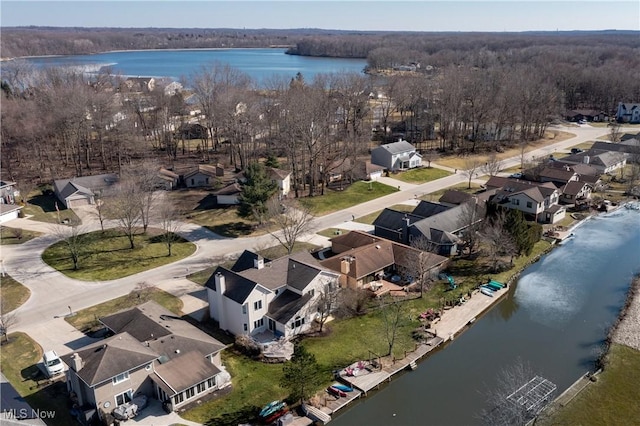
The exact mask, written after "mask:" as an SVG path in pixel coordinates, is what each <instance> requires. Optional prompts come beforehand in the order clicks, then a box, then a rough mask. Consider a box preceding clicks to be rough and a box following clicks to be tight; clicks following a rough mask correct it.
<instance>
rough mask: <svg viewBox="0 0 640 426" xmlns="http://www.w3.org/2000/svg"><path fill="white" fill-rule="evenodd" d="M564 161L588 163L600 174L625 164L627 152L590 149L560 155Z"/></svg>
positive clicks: (612, 170)
mask: <svg viewBox="0 0 640 426" xmlns="http://www.w3.org/2000/svg"><path fill="white" fill-rule="evenodd" d="M562 161H563V162H564V163H570V164H580V163H584V164H589V165H591V166H593V167H595V168H596V169H597V170H598V171H599V172H600V173H601V174H602V173H611V172H614V171H616V170H618V169H620V168H622V167H624V166H625V165H626V164H627V154H625V153H623V152H613V151H602V150H595V149H590V150H588V151H585V152H580V153H578V154H573V155H569V156H567V157H562Z"/></svg>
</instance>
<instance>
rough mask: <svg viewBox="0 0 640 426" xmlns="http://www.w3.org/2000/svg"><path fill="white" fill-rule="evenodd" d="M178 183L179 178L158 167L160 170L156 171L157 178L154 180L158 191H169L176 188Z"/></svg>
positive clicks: (169, 171)
mask: <svg viewBox="0 0 640 426" xmlns="http://www.w3.org/2000/svg"><path fill="white" fill-rule="evenodd" d="M179 181H180V176H179V175H178V174H176V173H174V172H172V171H171V170H167V169H165V168H164V167H160V170H158V176H157V179H156V182H157V183H156V186H157V188H158V189H164V190H166V191H171V190H173V189H176V188H177V187H178V182H179Z"/></svg>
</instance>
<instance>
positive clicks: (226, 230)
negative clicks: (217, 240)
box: [205, 221, 255, 238]
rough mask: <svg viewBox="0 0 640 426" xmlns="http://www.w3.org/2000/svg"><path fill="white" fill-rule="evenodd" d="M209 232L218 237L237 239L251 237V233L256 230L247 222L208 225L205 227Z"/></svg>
mask: <svg viewBox="0 0 640 426" xmlns="http://www.w3.org/2000/svg"><path fill="white" fill-rule="evenodd" d="M205 228H207V229H208V230H209V231H211V232H215V233H216V234H218V235H221V236H223V237H228V238H236V237H243V236H247V235H251V233H252V232H253V231H254V230H255V228H254V226H253V225H250V224H248V223H246V222H240V221H238V222H227V223H222V224H219V225H213V226H211V225H208V226H205Z"/></svg>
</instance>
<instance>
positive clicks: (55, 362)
mask: <svg viewBox="0 0 640 426" xmlns="http://www.w3.org/2000/svg"><path fill="white" fill-rule="evenodd" d="M42 361H43V362H44V368H45V370H47V375H48V376H49V377H55V376H58V375H60V374H62V373H64V364H63V363H62V360H61V359H60V357H59V356H58V354H57V353H56V351H46V352H45V353H44V355H43V356H42Z"/></svg>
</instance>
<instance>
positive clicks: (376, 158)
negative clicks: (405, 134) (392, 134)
mask: <svg viewBox="0 0 640 426" xmlns="http://www.w3.org/2000/svg"><path fill="white" fill-rule="evenodd" d="M371 162H372V163H373V164H377V165H379V166H382V167H384V168H386V169H387V170H391V171H395V170H407V169H413V168H416V167H420V166H421V165H422V156H421V155H420V154H419V153H418V152H417V151H416V148H415V147H414V146H413V145H411V144H410V143H409V142H407V141H405V140H402V139H400V140H399V141H398V142H393V143H388V144H384V145H380V146H379V147H377V148H375V149H373V150H372V151H371Z"/></svg>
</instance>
